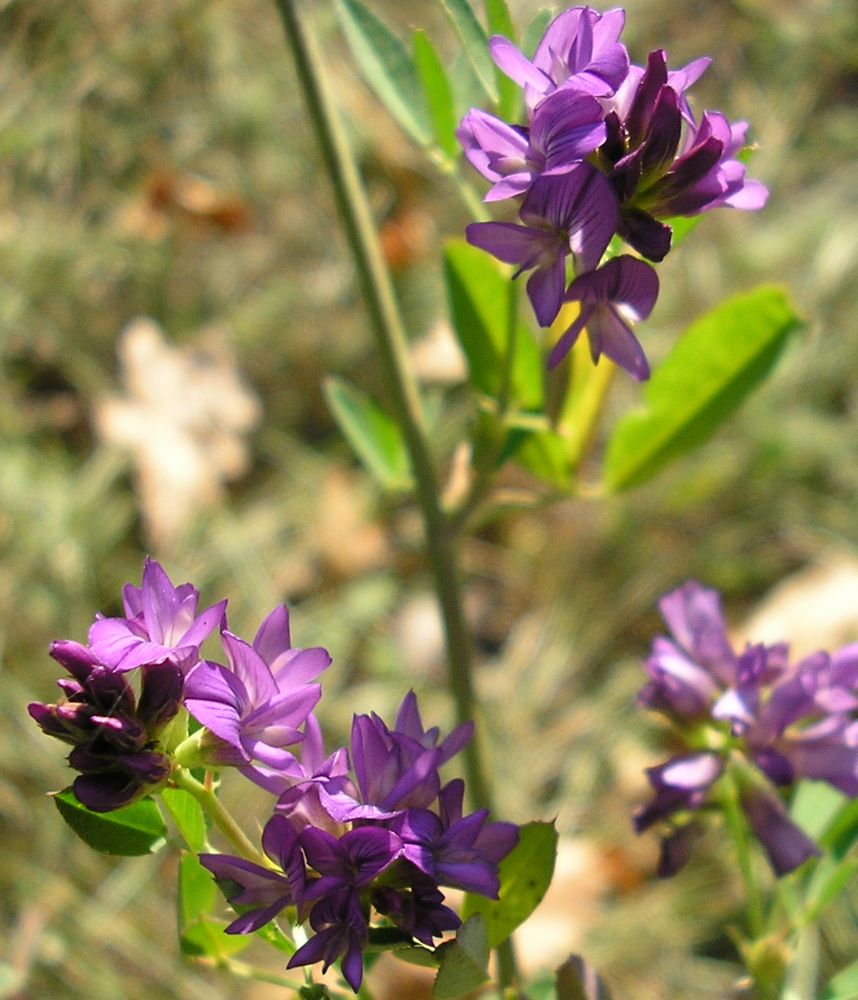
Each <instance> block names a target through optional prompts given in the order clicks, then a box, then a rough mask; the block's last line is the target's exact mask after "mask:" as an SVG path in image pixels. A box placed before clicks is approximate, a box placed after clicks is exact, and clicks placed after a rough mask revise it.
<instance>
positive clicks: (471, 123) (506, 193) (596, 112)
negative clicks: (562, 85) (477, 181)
mask: <svg viewBox="0 0 858 1000" xmlns="http://www.w3.org/2000/svg"><path fill="white" fill-rule="evenodd" d="M603 119H604V113H603V111H602V106H601V105H600V104H599V102H598V101H597V100H596V99H595V98H593V97H590V96H589V95H587V94H580V93H577V92H576V91H573V90H564V91H558V92H557V93H556V94H553V95H552V96H551V97H547V98H546V99H545V100H544V101H542V102H541V104H540V105H539V107H538V108H537V109H536V112H535V114H534V116H533V121H532V122H531V124H530V128H521V127H514V126H511V125H507V124H506V122H503V121H501V120H500V119H499V118H495V117H494V116H493V115H490V114H487V113H486V112H485V111H480V110H479V109H476V108H474V109H472V110H471V111H469V112H468V113H467V114H466V115H465V116H464V118H463V119H462V121H461V124H460V125H459V128H458V129H457V131H456V136H457V138H458V140H459V142H460V144H461V146H462V148H463V150H464V151H465V156H466V157H467V159H468V162H469V163H470V164H471V166H472V167H474V169H475V170H477V171H478V172H479V173H480V174H482V175H483V177H485V178H486V179H487V180H490V181H492V182H493V185H492V187H491V188H490V190H489V192H488V194H487V195H486V197H485V200H486V201H500V200H502V199H504V198H514V197H516V196H518V195H524V194H525V193H526V192H527V190H528V188H529V187H530V186H531V184H532V183H533V181H534V180H535V179H536V178H537V177H538V176H539V175H540V174H542V173H546V172H561V173H562V172H564V171H566V170H569V169H570V167H572V166H573V165H574V164H575V163H580V162H581V161H582V160H583V159H584V158H585V157H586V156H588V155H589V154H590V153H592V152H593V151H594V150H595V149H596V148H597V147H598V146H600V145H601V144H602V143H603V142H604V141H605V137H606V135H607V133H606V129H605V123H604V120H603Z"/></svg>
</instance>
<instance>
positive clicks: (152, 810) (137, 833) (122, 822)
mask: <svg viewBox="0 0 858 1000" xmlns="http://www.w3.org/2000/svg"><path fill="white" fill-rule="evenodd" d="M53 799H54V805H55V806H56V807H57V809H58V810H59V813H60V815H61V816H62V818H63V819H64V820H65V821H66V823H68V825H69V826H70V827H71V828H72V830H74V832H75V833H76V834H77V835H78V837H80V839H81V840H82V841H84V843H86V844H89V846H90V847H92V848H94V849H95V850H96V851H101V852H102V853H104V854H117V855H122V856H124V857H133V856H136V855H141V854H153V853H154V852H155V851H158V850H160V849H161V848H162V847H163V846H164V844H165V843H166V834H167V827H166V824H165V823H164V817H163V816H162V815H161V813H160V811H159V810H158V807H157V806H156V805H155V803H154V802H153V801H152V799H149V798H146V799H140V800H139V801H138V802H132V803H131V805H130V806H124V807H123V808H122V809H114V811H113V812H108V813H97V812H93V811H92V810H91V809H87V808H86V806H85V805H83V804H82V803H81V802H78V800H77V798H76V797H75V794H74V792H73V791H72V790H71V788H66V789H64V790H63V791H61V792H59V793H58V794H56V795H54V796H53Z"/></svg>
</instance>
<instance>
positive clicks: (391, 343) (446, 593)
mask: <svg viewBox="0 0 858 1000" xmlns="http://www.w3.org/2000/svg"><path fill="white" fill-rule="evenodd" d="M275 3H276V6H277V9H278V11H279V13H280V17H281V20H282V22H283V28H284V31H285V33H286V39H287V42H288V44H289V47H290V49H291V52H292V56H293V58H294V61H295V69H296V72H297V76H298V83H299V86H300V89H301V91H302V92H303V95H304V100H305V102H306V104H307V109H308V112H309V119H310V122H311V125H312V127H313V128H314V129H315V132H316V137H317V139H318V142H319V146H320V150H321V154H322V160H323V161H324V164H325V168H326V170H327V172H328V175H329V177H330V180H331V184H332V187H333V193H334V200H335V202H336V206H337V210H338V212H339V215H340V219H341V221H342V224H343V229H344V231H345V236H346V239H347V241H348V244H349V248H350V250H351V252H352V259H353V260H354V263H355V268H356V271H357V276H358V280H359V282H360V286H361V291H362V293H363V298H364V302H365V304H366V308H367V313H368V316H369V321H370V325H371V327H372V330H373V333H374V335H375V339H376V343H377V347H378V352H379V356H380V358H381V363H382V367H383V369H384V374H385V379H386V384H387V391H388V396H389V399H390V404H391V406H392V408H393V410H394V415H395V417H396V420H397V423H398V424H399V426H400V428H401V429H402V434H403V437H404V439H405V445H406V447H407V449H408V454H409V457H410V459H411V468H412V472H413V475H414V481H415V485H416V494H417V502H418V504H419V506H420V512H421V515H422V518H423V524H424V529H425V536H426V550H427V556H428V561H429V566H430V569H431V573H432V577H433V582H434V586H435V592H436V594H437V597H438V602H439V604H440V607H441V616H442V619H443V622H444V634H445V639H446V647H447V671H448V674H447V676H448V685H449V688H450V692H451V694H452V696H453V700H454V702H455V707H456V717H457V719H458V721H460V722H463V721H466V720H470V719H473V718H474V716H475V714H476V711H475V709H476V698H475V695H474V687H473V674H474V668H473V652H472V648H471V640H470V635H469V633H468V629H467V624H466V621H465V614H464V604H463V594H462V583H461V580H460V577H459V568H458V549H457V541H456V538H455V536H454V534H453V533H452V532H451V531H450V526H449V523H448V520H447V518H446V516H445V514H444V511H443V509H442V506H441V499H440V489H439V484H438V476H437V472H436V469H435V463H434V459H433V456H432V453H431V451H430V448H429V443H428V439H427V436H426V433H425V430H424V426H423V409H422V405H421V400H420V395H419V392H418V388H417V382H416V380H415V378H414V376H413V374H412V371H411V368H410V366H409V357H408V342H407V339H406V336H405V331H404V329H403V326H402V321H401V319H400V316H399V310H398V308H397V305H396V300H395V297H394V294H393V287H392V284H391V280H390V275H389V273H388V271H387V268H386V266H385V263H384V259H383V257H382V253H381V247H380V245H379V241H378V234H377V232H376V229H375V224H374V222H373V219H372V215H371V212H370V208H369V202H368V199H367V196H366V192H365V190H364V187H363V184H362V183H361V179H360V176H359V174H358V170H357V166H356V164H355V161H354V156H353V154H352V151H351V149H350V147H349V143H348V140H347V138H346V135H345V132H344V130H343V127H342V123H341V121H340V118H339V115H338V113H337V109H336V106H335V104H334V101H333V99H332V96H331V92H330V89H329V87H328V85H327V83H326V80H325V74H324V65H323V62H322V59H321V57H320V54H319V51H318V48H317V45H316V43H315V40H314V39H313V37H312V34H311V33H310V32H308V31H307V29H306V27H305V26H304V25H303V24H302V23H301V18H300V17H299V15H298V9H297V7H298V5H297V3H296V0H275ZM464 754H465V773H466V777H467V782H468V786H469V789H470V794H471V798H472V800H473V801H474V802H475V803H476V804H477V805H479V806H483V807H485V808H488V809H491V808H492V801H491V799H492V796H491V785H490V783H489V778H488V773H487V770H486V767H485V763H484V756H483V753H482V752H481V744H480V741H479V739H473V740H471V741H470V743H469V744H468V746H467V747H466V748H465V752H464ZM508 959H509V961H508V962H507V965H508V966H509V965H512V966H513V967H514V959H513V958H512V952H511V949H510V950H509V951H508Z"/></svg>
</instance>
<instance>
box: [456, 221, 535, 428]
mask: <svg viewBox="0 0 858 1000" xmlns="http://www.w3.org/2000/svg"><path fill="white" fill-rule="evenodd" d="M444 277H445V281H446V284H447V296H448V299H449V304H450V319H451V321H452V323H453V330H454V332H455V334H456V337H457V338H458V341H459V343H460V344H461V346H462V350H463V351H464V352H465V357H466V358H467V360H468V370H469V373H470V379H471V384H472V385H473V386H474V388H475V389H477V390H478V391H479V392H483V393H485V394H486V395H488V396H491V397H493V398H497V396H498V394H499V392H500V388H501V382H502V380H503V359H504V354H505V352H506V345H507V341H508V339H509V326H510V322H512V323H514V324H515V331H514V338H515V355H514V358H513V364H512V373H511V379H510V397H511V398H510V402H511V403H514V404H516V405H518V406H520V407H522V408H523V409H533V410H538V409H539V408H540V407H541V406H542V399H543V390H542V356H541V353H540V350H539V347H538V345H537V343H536V340H535V339H534V336H533V334H532V332H531V331H530V328H529V327H528V326H527V325H526V324H525V323H521V322H519V320H518V317H517V315H515V304H516V296H515V289H514V287H513V285H512V282H511V281H510V279H509V277H508V275H507V272H506V271H505V270H504V269H503V268H502V267H501V266H500V265H499V264H498V263H497V261H495V260H494V258H492V257H490V256H489V255H488V254H486V253H483V251H482V250H478V249H477V248H476V247H472V246H470V245H469V244H467V243H465V241H464V240H451V241H450V242H448V243H447V245H446V247H445V252H444Z"/></svg>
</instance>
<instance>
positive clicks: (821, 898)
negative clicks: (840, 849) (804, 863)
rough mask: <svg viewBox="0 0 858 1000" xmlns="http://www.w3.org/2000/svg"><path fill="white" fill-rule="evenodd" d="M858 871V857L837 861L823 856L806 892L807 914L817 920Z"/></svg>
mask: <svg viewBox="0 0 858 1000" xmlns="http://www.w3.org/2000/svg"><path fill="white" fill-rule="evenodd" d="M856 871H858V858H847V859H846V860H841V861H835V860H834V859H833V858H830V857H823V858H822V859H821V860H820V862H819V864H818V866H817V868H816V871H814V873H813V877H812V878H811V880H810V885H809V886H808V888H807V890H806V892H805V894H804V895H805V900H804V902H805V916H806V919H808V920H814V921H815V920H816V919H817V918H818V917H819V915H820V913H822V911H823V910H824V909H825V908H826V907H827V906H828V905H829V904H830V903H833V902H834V900H835V899H837V897H838V896H839V895H840V893H841V892H842V891H843V890H844V889H845V888H846V886H847V885H848V884H849V883H850V882H851V881H852V876H853V875H854V874H855V872H856Z"/></svg>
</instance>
